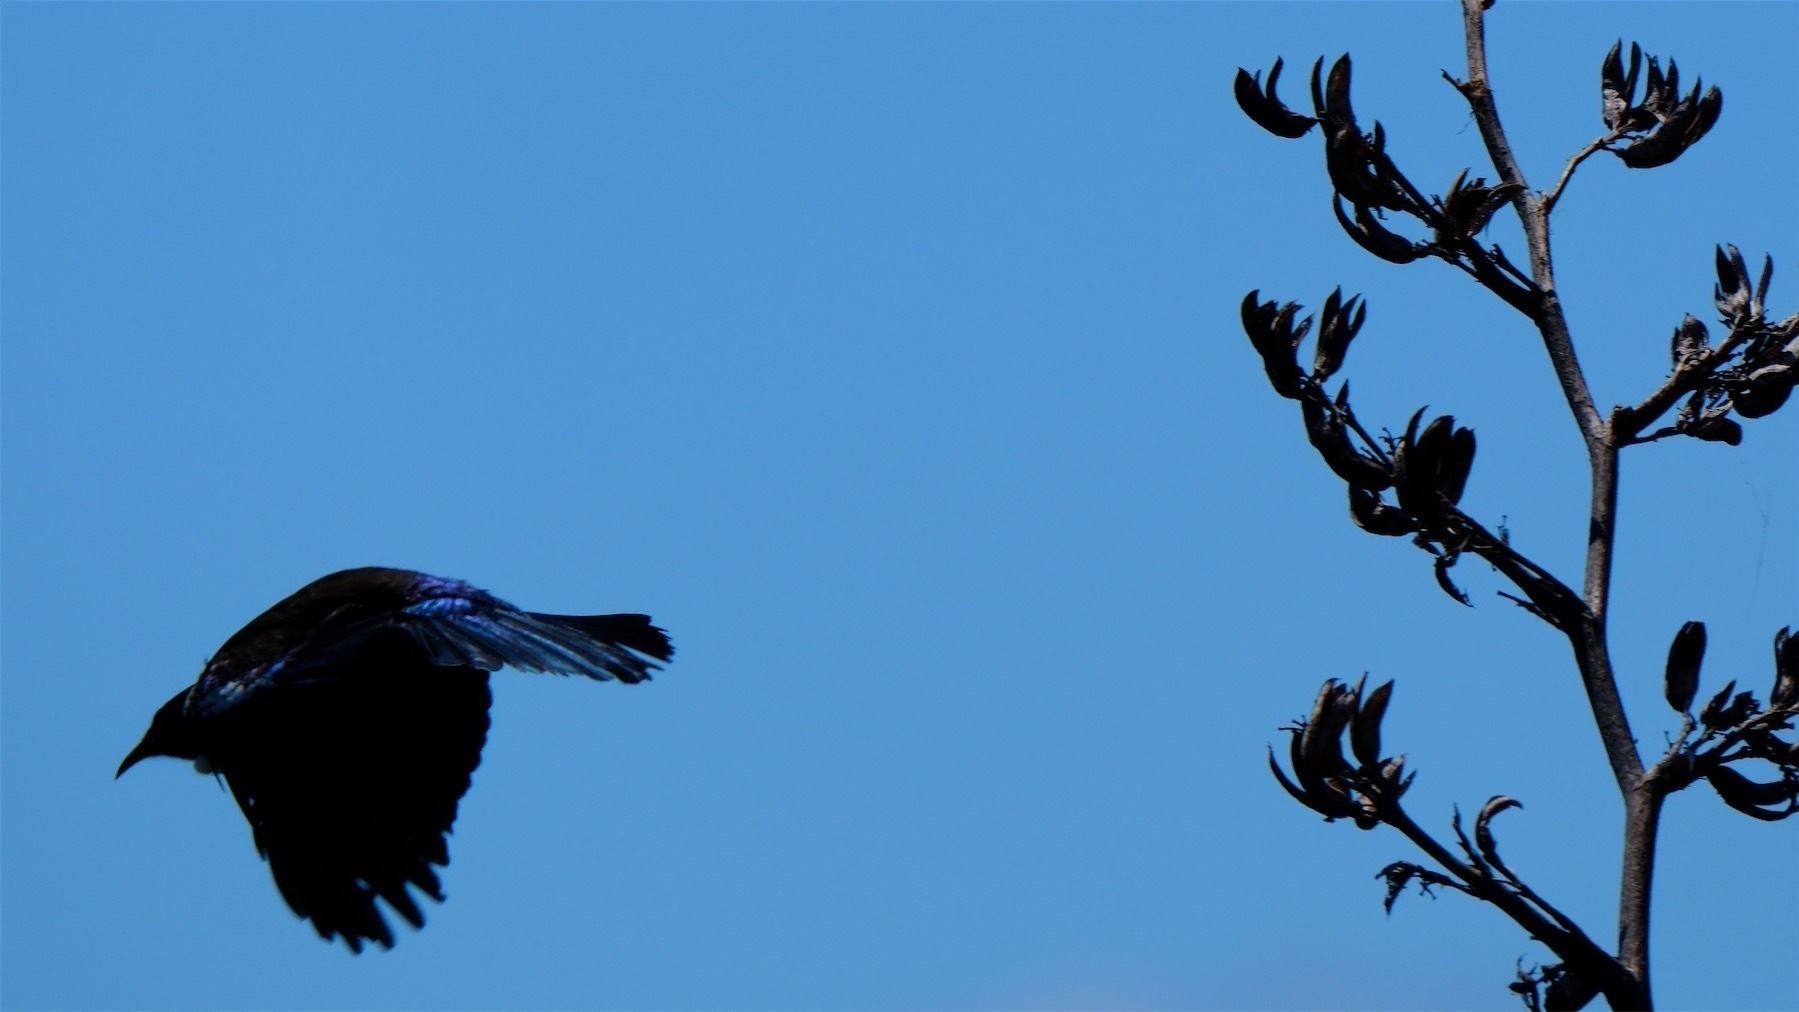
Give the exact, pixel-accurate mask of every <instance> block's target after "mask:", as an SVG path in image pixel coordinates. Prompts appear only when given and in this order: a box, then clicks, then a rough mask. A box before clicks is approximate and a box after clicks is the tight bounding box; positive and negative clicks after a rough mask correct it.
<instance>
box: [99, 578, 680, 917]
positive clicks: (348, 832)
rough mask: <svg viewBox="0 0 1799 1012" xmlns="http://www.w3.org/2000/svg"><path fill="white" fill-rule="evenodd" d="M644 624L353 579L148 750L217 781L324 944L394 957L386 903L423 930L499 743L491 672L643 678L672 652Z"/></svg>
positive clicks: (245, 649)
mask: <svg viewBox="0 0 1799 1012" xmlns="http://www.w3.org/2000/svg"><path fill="white" fill-rule="evenodd" d="M673 653H674V650H673V648H672V647H671V646H670V645H669V641H668V637H667V636H665V635H664V634H663V632H662V630H661V629H658V628H656V627H655V626H653V625H651V624H650V619H649V617H648V616H647V615H588V616H577V615H542V614H538V613H535V612H527V611H521V610H519V609H518V608H515V607H513V606H512V605H510V604H507V603H506V602H504V601H501V600H499V599H498V598H496V597H493V596H492V595H490V594H488V593H487V592H485V591H482V590H477V589H475V588H474V587H471V586H469V585H468V584H466V583H461V582H459V581H456V580H446V579H442V578H439V577H435V576H427V575H425V574H424V573H414V572H410V571H407V570H403V569H373V568H371V569H350V570H345V571H343V572H341V573H333V574H332V575H330V576H326V577H322V578H320V579H318V580H315V581H313V582H312V583H310V584H307V585H306V586H305V587H303V588H301V589H300V590H299V591H297V592H296V593H294V594H293V595H292V596H291V597H288V598H287V599H286V600H283V601H282V602H280V603H279V604H277V605H275V606H274V607H273V608H270V609H269V610H268V611H266V612H263V613H262V614H261V615H260V616H258V617H257V618H256V619H255V620H254V621H252V622H251V623H250V624H249V625H247V626H245V627H244V628H243V629H241V630H239V631H238V632H237V633H236V634H235V635H233V636H232V637H231V638H230V639H228V640H226V641H225V645H224V646H222V647H220V648H219V651H218V653H216V654H214V655H213V657H212V659H211V660H209V661H207V663H206V666H205V668H204V669H202V670H201V672H200V677H199V679H198V680H197V681H196V682H195V683H194V684H193V685H192V686H189V687H188V688H185V689H182V690H181V691H180V692H178V693H176V694H175V697H174V698H173V699H170V700H169V701H168V702H167V703H164V704H163V706H162V708H161V709H159V710H158V711H156V716H155V718H154V719H153V720H152V721H151V722H150V730H149V731H148V732H146V733H145V734H144V739H143V741H141V742H139V743H138V745H137V747H136V748H134V749H132V750H131V754H129V755H127V756H126V757H125V761H124V762H123V763H121V764H120V766H119V774H120V775H123V774H124V772H125V771H126V770H127V769H130V768H131V767H132V766H133V765H135V764H137V763H138V762H139V761H141V760H143V759H146V758H149V757H150V756H172V757H174V758H178V759H190V760H193V762H194V765H195V768H197V769H199V770H200V771H201V772H203V773H216V774H218V775H220V776H222V777H223V778H224V780H225V783H227V784H229V785H230V787H231V793H232V795H233V796H234V797H236V799H237V803H238V807H240V808H242V809H243V813H244V818H246V819H248V820H249V822H250V828H251V831H252V834H253V837H254V839H255V843H256V849H257V851H258V853H260V854H261V855H262V856H263V857H264V858H265V859H266V860H267V861H268V862H269V870H270V871H271V872H272V873H273V875H274V877H275V885H276V886H277V887H278V888H279V889H280V890H281V895H282V897H283V898H284V899H286V900H287V905H288V906H290V907H292V908H293V911H294V913H296V914H298V915H299V916H301V917H304V918H307V919H309V920H311V921H312V925H313V927H314V928H315V929H317V931H318V933H319V937H321V938H324V939H326V940H327V941H329V940H331V939H332V938H335V937H342V938H343V940H344V941H345V943H347V944H348V945H349V946H350V948H351V950H353V951H355V952H361V951H362V946H363V943H364V942H366V941H373V942H378V943H380V944H381V945H382V946H384V947H387V948H391V947H392V946H393V943H394V938H393V932H392V931H391V930H390V929H389V928H388V925H387V922H386V920H385V919H384V918H383V917H382V915H381V911H380V910H379V909H378V908H377V906H376V902H375V901H376V899H377V898H379V899H381V900H383V901H385V902H386V903H387V905H388V906H390V907H392V908H393V909H394V910H395V911H396V912H398V913H399V915H400V916H401V917H404V918H405V919H406V920H407V921H408V922H409V923H410V924H412V926H413V927H415V928H416V927H422V926H423V925H424V923H425V917H424V914H423V913H422V912H421V911H420V910H419V906H418V903H417V902H416V900H414V898H413V897H412V895H411V894H410V892H409V888H408V887H411V888H416V889H418V890H419V891H420V892H422V893H424V894H425V895H427V896H429V897H431V898H432V899H434V900H437V901H438V902H442V901H443V891H442V888H441V886H440V884H439V882H438V878H437V873H436V872H435V871H433V870H432V866H434V865H436V866H443V865H447V864H448V863H449V861H450V855H449V848H448V843H447V841H446V839H445V836H446V835H447V834H448V833H449V832H450V827H451V825H452V824H453V823H454V822H455V821H456V806H457V803H458V802H459V801H460V800H461V799H462V795H463V794H464V793H466V792H467V791H468V788H469V776H470V774H471V773H473V772H474V769H475V767H476V766H477V765H478V764H479V763H480V762H481V746H482V745H483V744H484V743H485V742H486V740H487V727H488V719H487V709H488V705H489V703H490V702H492V699H493V697H492V696H491V694H490V693H489V691H488V687H487V673H488V672H489V671H496V670H498V669H499V668H501V667H503V666H506V665H511V666H512V667H515V668H520V669H522V670H525V671H544V672H554V673H557V674H569V675H585V676H587V677H588V678H592V679H595V680H598V681H609V680H612V679H617V680H618V681H621V682H624V683H626V684H635V683H637V682H641V681H644V680H646V679H648V678H649V677H650V671H651V669H653V668H656V667H658V665H656V664H654V663H652V662H651V660H647V659H646V658H650V659H654V660H657V661H666V660H668V659H669V658H670V657H671V656H673Z"/></svg>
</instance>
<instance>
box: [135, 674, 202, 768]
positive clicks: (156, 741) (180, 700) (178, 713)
mask: <svg viewBox="0 0 1799 1012" xmlns="http://www.w3.org/2000/svg"><path fill="white" fill-rule="evenodd" d="M187 693H188V690H187V689H182V690H181V691H180V692H177V693H176V694H175V698H174V699H171V700H169V701H168V702H166V703H164V704H162V709H160V710H157V711H156V716H154V717H152V718H150V730H148V731H145V732H144V740H143V741H140V742H138V743H137V747H136V748H134V749H132V750H131V754H129V755H127V756H126V757H125V761H124V762H122V763H120V764H119V772H117V773H115V774H113V779H114V780H117V779H118V778H119V777H122V776H124V775H125V771H126V770H128V769H130V768H131V767H133V766H136V765H137V764H138V763H139V762H141V761H143V760H145V759H148V758H150V757H151V756H153V755H166V756H173V757H175V758H176V759H198V758H200V746H199V743H198V742H196V741H195V740H194V735H193V732H192V730H191V729H190V727H189V725H188V723H187V718H186V717H185V716H184V715H183V712H182V711H183V710H184V709H185V708H186V706H187Z"/></svg>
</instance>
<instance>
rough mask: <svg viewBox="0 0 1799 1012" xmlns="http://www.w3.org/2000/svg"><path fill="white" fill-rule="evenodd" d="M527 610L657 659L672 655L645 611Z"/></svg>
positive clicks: (664, 636) (665, 637) (672, 650)
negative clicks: (560, 612)
mask: <svg viewBox="0 0 1799 1012" xmlns="http://www.w3.org/2000/svg"><path fill="white" fill-rule="evenodd" d="M529 614H530V616H531V617H532V618H535V619H542V620H543V621H546V622H554V623H556V624H557V625H565V626H572V627H574V628H576V629H579V630H580V631H581V632H583V633H586V634H587V635H588V636H591V637H593V638H594V639H597V640H600V641H602V642H605V643H611V644H614V645H617V646H621V647H629V648H630V649H632V650H635V651H637V652H638V653H640V654H644V655H645V656H648V657H653V658H655V659H656V660H659V661H667V660H670V659H672V658H673V657H674V656H675V647H674V644H673V643H670V642H669V639H668V633H667V632H665V631H664V630H662V629H661V628H659V627H657V626H654V625H651V624H650V617H649V616H648V615H544V614H540V613H538V612H530V613H529Z"/></svg>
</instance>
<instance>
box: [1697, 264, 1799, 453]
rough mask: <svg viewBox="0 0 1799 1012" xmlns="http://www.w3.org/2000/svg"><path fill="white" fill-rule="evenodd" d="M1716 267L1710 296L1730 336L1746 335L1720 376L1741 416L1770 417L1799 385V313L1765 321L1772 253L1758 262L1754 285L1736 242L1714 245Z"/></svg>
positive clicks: (1723, 386)
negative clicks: (1737, 355)
mask: <svg viewBox="0 0 1799 1012" xmlns="http://www.w3.org/2000/svg"><path fill="white" fill-rule="evenodd" d="M1717 267H1718V284H1717V286H1716V287H1715V288H1713V290H1712V300H1713V302H1714V303H1715V304H1716V305H1717V307H1718V315H1719V317H1720V318H1721V319H1722V320H1723V321H1724V323H1725V324H1727V325H1728V326H1729V327H1730V328H1731V331H1732V333H1733V334H1743V335H1747V337H1748V340H1747V341H1746V342H1745V343H1744V345H1743V353H1742V358H1741V360H1740V361H1738V362H1736V363H1733V364H1732V365H1731V366H1729V367H1727V368H1725V369H1723V370H1721V371H1720V372H1719V374H1718V378H1719V380H1720V382H1721V385H1722V388H1723V391H1724V392H1725V393H1726V394H1728V395H1729V398H1730V407H1731V408H1732V409H1734V410H1735V411H1736V413H1737V414H1739V415H1742V416H1743V417H1744V418H1761V417H1763V416H1766V415H1771V414H1773V413H1774V412H1775V411H1778V410H1780V407H1781V405H1783V404H1785V403H1786V401H1787V397H1788V396H1789V395H1791V394H1792V392H1793V386H1794V385H1795V383H1799V313H1795V314H1794V315H1792V316H1790V317H1788V318H1787V319H1785V320H1781V321H1779V322H1777V323H1773V322H1770V321H1769V320H1768V319H1767V300H1768V284H1769V282H1770V281H1772V280H1773V276H1774V259H1773V258H1772V257H1768V258H1766V259H1764V260H1763V261H1762V269H1761V277H1760V279H1759V280H1758V282H1757V283H1755V284H1754V285H1753V286H1752V285H1751V284H1750V280H1749V265H1748V264H1747V263H1745V262H1744V260H1743V254H1742V253H1741V252H1740V251H1739V250H1738V249H1737V248H1736V247H1735V246H1722V247H1719V248H1718V251H1717Z"/></svg>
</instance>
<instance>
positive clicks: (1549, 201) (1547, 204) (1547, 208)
mask: <svg viewBox="0 0 1799 1012" xmlns="http://www.w3.org/2000/svg"><path fill="white" fill-rule="evenodd" d="M1623 135H1624V132H1623V131H1622V130H1613V131H1612V132H1611V133H1608V134H1606V135H1605V136H1604V137H1597V138H1594V140H1593V141H1592V143H1590V144H1588V145H1587V146H1586V147H1584V148H1581V149H1580V150H1579V151H1578V152H1575V155H1574V157H1573V158H1570V159H1568V165H1567V167H1565V168H1563V169H1562V178H1560V179H1558V180H1556V181H1555V185H1554V186H1552V187H1550V188H1549V192H1548V193H1545V194H1543V201H1542V203H1543V215H1544V216H1545V217H1547V216H1548V215H1549V212H1551V211H1553V210H1555V202H1556V201H1558V200H1560V199H1562V190H1563V189H1565V188H1566V187H1567V185H1568V180H1570V179H1573V178H1574V170H1575V169H1577V168H1579V167H1580V163H1581V162H1584V161H1586V160H1587V159H1588V158H1591V157H1592V156H1593V153H1594V152H1596V151H1598V150H1599V149H1600V148H1603V147H1605V146H1606V145H1607V144H1610V143H1611V142H1613V141H1615V140H1617V139H1618V138H1619V137H1622V136H1623Z"/></svg>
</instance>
